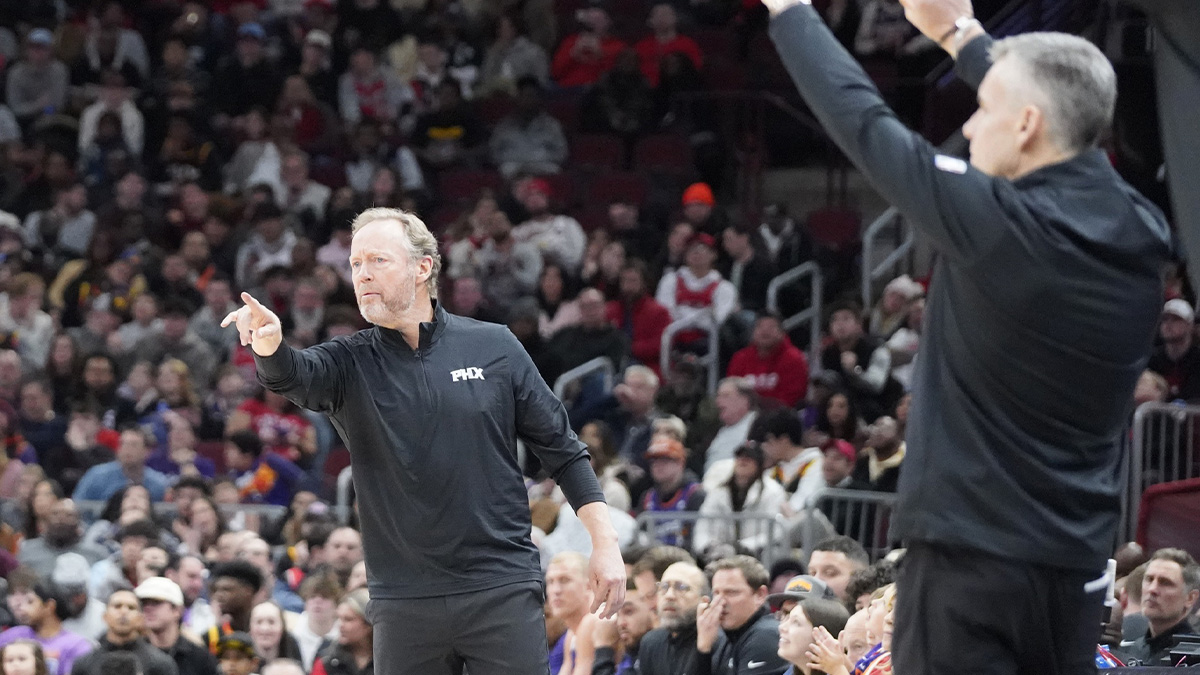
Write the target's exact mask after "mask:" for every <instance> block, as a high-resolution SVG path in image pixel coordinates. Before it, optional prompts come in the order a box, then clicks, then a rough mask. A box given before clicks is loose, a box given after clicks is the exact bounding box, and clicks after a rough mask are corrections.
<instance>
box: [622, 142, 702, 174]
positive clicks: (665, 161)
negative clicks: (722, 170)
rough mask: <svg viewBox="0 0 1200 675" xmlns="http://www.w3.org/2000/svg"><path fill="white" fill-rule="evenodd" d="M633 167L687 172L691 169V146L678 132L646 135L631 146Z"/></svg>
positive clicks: (658, 170)
mask: <svg viewBox="0 0 1200 675" xmlns="http://www.w3.org/2000/svg"><path fill="white" fill-rule="evenodd" d="M633 168H635V169H637V170H639V171H653V172H663V173H678V174H683V173H688V172H690V171H691V170H692V146H691V144H690V143H688V140H687V138H685V137H684V136H681V135H679V134H655V135H653V136H646V137H645V138H642V139H641V140H639V141H638V142H637V145H635V146H634V148H633Z"/></svg>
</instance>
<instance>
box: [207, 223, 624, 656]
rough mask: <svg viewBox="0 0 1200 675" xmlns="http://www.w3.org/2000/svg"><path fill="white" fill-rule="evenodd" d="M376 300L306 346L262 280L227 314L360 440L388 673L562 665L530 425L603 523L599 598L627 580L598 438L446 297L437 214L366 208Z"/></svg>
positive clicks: (597, 529)
mask: <svg viewBox="0 0 1200 675" xmlns="http://www.w3.org/2000/svg"><path fill="white" fill-rule="evenodd" d="M353 232H354V238H353V240H352V241H351V245H350V266H351V269H352V272H353V281H354V291H355V295H356V296H357V298H358V305H359V311H360V312H361V313H362V315H363V317H364V318H366V319H367V320H368V321H370V322H371V323H373V324H374V327H372V328H370V329H368V330H364V331H361V332H359V333H356V334H354V335H351V336H347V337H341V338H337V339H334V340H332V341H330V342H326V343H324V344H320V345H316V346H314V347H310V348H308V349H305V350H303V351H297V350H294V349H292V348H291V347H289V346H288V345H287V344H286V343H284V342H283V338H282V332H281V327H280V323H279V318H278V317H277V316H275V315H274V314H273V313H272V312H271V311H270V310H268V309H266V308H265V307H263V306H262V304H261V303H259V302H258V300H256V299H254V298H253V297H251V296H250V295H249V294H247V293H243V294H242V300H243V301H244V302H245V303H246V305H245V306H244V307H242V308H240V309H238V310H237V311H235V312H232V313H230V315H229V316H227V317H225V321H224V323H223V325H229V324H231V323H236V325H237V328H238V332H239V334H240V339H241V342H242V344H243V345H249V346H250V348H251V350H252V351H253V352H254V354H255V361H256V365H257V368H258V379H259V381H260V382H261V383H262V384H263V386H265V387H267V388H268V389H271V390H272V391H276V392H279V393H280V394H283V395H284V396H286V397H288V398H289V399H290V400H292V401H294V402H295V403H296V404H298V405H300V406H303V407H305V408H308V409H310V410H317V411H320V412H324V413H326V414H328V415H329V417H330V419H331V420H332V421H333V424H334V426H335V427H336V428H337V430H338V433H339V434H340V435H341V437H342V438H343V439H344V440H345V442H346V447H347V448H348V449H349V450H350V457H351V462H352V465H353V466H354V487H355V493H356V494H357V495H358V500H359V505H360V513H361V516H362V524H363V547H364V549H365V553H366V562H367V570H368V575H369V579H370V581H369V587H370V591H371V604H370V607H369V609H368V615H369V618H370V620H371V623H372V624H373V626H374V629H375V663H376V666H377V668H378V669H379V671H380V675H409V674H412V675H417V674H420V675H450V674H457V673H461V672H462V670H463V667H464V665H465V666H466V667H467V668H468V669H469V670H470V672H471V673H472V675H510V674H511V675H518V674H519V675H527V674H529V673H545V672H546V671H547V670H548V665H547V663H548V661H547V654H546V651H547V650H546V635H545V624H544V618H543V612H542V606H543V593H542V572H541V566H540V564H539V555H538V550H537V549H536V548H535V547H534V545H533V543H532V541H531V539H530V529H531V525H530V516H529V502H528V496H527V494H526V491H525V484H524V481H523V479H522V476H521V470H520V467H519V466H518V464H517V455H516V443H517V439H518V438H520V439H521V440H522V441H524V442H525V444H526V446H527V447H529V448H530V449H531V450H532V451H533V452H534V453H535V454H536V455H537V456H538V458H539V459H540V460H541V462H542V466H543V467H545V468H546V470H547V471H548V472H549V473H550V475H551V476H552V477H553V478H554V479H555V480H556V481H557V482H558V484H559V485H560V486H561V487H562V490H563V493H564V494H565V495H566V496H567V499H568V500H569V501H570V502H571V505H572V506H573V507H574V508H575V509H576V512H577V513H578V514H579V518H580V520H582V521H583V523H584V525H585V526H586V527H587V529H588V532H589V533H590V534H591V538H592V545H593V551H592V555H591V569H590V575H591V582H592V590H593V592H594V598H595V605H594V606H593V607H592V610H593V611H594V610H595V609H596V608H597V606H599V604H600V603H601V602H605V603H606V612H605V615H606V618H607V617H608V616H612V615H613V614H614V613H615V612H616V611H617V609H618V608H619V606H620V604H621V601H622V600H623V598H624V594H625V568H624V564H623V563H622V562H621V554H620V550H619V548H618V545H617V535H616V532H615V531H614V529H613V527H612V524H611V523H610V522H609V518H608V508H607V506H606V505H605V504H604V495H603V493H602V492H601V490H600V485H599V482H598V481H597V479H596V476H595V474H594V473H593V471H592V469H591V466H590V464H589V462H588V454H587V452H586V450H585V448H584V445H583V444H582V443H580V442H579V439H577V438H576V437H575V434H574V433H572V432H571V430H570V428H569V427H568V424H567V414H566V411H565V410H564V409H563V406H562V404H561V403H560V402H559V401H558V399H556V398H555V397H554V395H553V393H551V391H550V389H549V388H548V387H547V386H546V384H545V382H544V381H543V380H542V378H541V376H539V375H538V372H537V370H536V369H535V368H534V366H533V362H532V361H531V360H530V358H529V355H528V354H526V352H525V350H524V348H522V347H521V345H520V344H519V343H518V342H517V339H516V338H515V337H514V336H513V335H512V333H510V332H508V330H507V329H506V328H505V327H503V326H499V325H495V324H486V323H481V322H478V321H474V320H472V319H466V318H463V317H459V316H453V315H451V314H448V313H446V311H445V309H443V308H442V306H441V304H439V303H438V302H437V300H436V298H437V276H438V271H439V269H440V267H441V259H440V257H439V255H438V248H437V241H436V240H435V239H434V237H433V235H432V234H430V232H429V230H428V229H427V228H426V227H425V224H424V223H423V222H421V220H420V219H419V218H417V217H416V216H415V215H413V214H411V213H407V212H405V211H401V210H397V209H382V208H373V209H368V210H366V211H364V212H363V213H362V214H360V215H359V216H358V218H356V219H355V222H354V224H353Z"/></svg>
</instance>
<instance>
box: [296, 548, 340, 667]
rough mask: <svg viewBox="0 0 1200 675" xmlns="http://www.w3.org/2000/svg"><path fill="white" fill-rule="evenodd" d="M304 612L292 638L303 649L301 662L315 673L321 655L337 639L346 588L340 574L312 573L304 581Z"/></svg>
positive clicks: (302, 592)
mask: <svg viewBox="0 0 1200 675" xmlns="http://www.w3.org/2000/svg"><path fill="white" fill-rule="evenodd" d="M300 597H301V598H303V600H304V611H303V612H301V613H300V616H299V617H298V618H297V619H296V622H295V623H294V624H293V626H292V635H293V636H294V637H295V638H296V642H297V644H299V646H300V659H299V660H300V662H301V663H302V664H303V665H304V668H305V671H306V672H307V671H311V670H312V667H313V664H314V662H315V661H316V658H317V654H318V652H319V651H320V650H322V649H323V648H325V647H326V646H328V645H330V644H332V643H333V642H334V641H336V640H337V637H338V634H339V633H338V629H337V604H338V599H339V598H341V597H342V586H341V584H340V583H338V580H337V575H335V574H333V573H332V572H331V571H329V570H328V568H326V570H324V571H322V572H318V573H314V574H310V575H308V576H306V577H305V578H304V580H303V581H301V582H300Z"/></svg>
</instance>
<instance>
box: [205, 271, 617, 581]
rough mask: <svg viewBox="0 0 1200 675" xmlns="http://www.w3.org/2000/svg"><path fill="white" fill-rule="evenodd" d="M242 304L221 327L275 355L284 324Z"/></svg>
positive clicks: (254, 304) (249, 302) (247, 299)
mask: <svg viewBox="0 0 1200 675" xmlns="http://www.w3.org/2000/svg"><path fill="white" fill-rule="evenodd" d="M242 302H244V303H246V304H245V306H243V307H242V308H241V309H238V310H234V311H232V312H230V313H229V315H228V316H226V317H225V320H224V321H222V322H221V327H222V328H224V327H226V326H228V325H229V324H237V329H238V337H239V338H240V339H241V341H242V344H243V345H249V346H250V349H252V350H254V353H255V354H258V355H259V356H270V355H272V354H274V353H275V350H277V349H279V345H280V344H282V343H283V324H281V323H280V322H279V317H277V316H275V312H272V311H271V310H269V309H267V308H266V307H264V306H263V304H262V303H261V302H259V301H258V300H255V299H254V296H252V295H250V294H249V293H242ZM622 569H623V568H622Z"/></svg>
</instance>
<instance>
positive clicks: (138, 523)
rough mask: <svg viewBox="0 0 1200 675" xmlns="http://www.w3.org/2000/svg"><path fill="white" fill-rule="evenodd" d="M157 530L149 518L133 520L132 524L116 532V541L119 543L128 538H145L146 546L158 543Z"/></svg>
mask: <svg viewBox="0 0 1200 675" xmlns="http://www.w3.org/2000/svg"><path fill="white" fill-rule="evenodd" d="M158 535H159V529H158V525H156V524H155V523H154V521H153V520H150V519H149V518H142V519H140V520H135V521H133V522H132V523H129V524H128V525H126V526H124V527H122V528H121V529H120V530H118V531H117V536H116V540H117V541H119V542H121V541H125V540H126V539H128V538H129V537H145V538H146V541H147V545H149V544H150V543H152V542H153V543H157V542H158Z"/></svg>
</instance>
